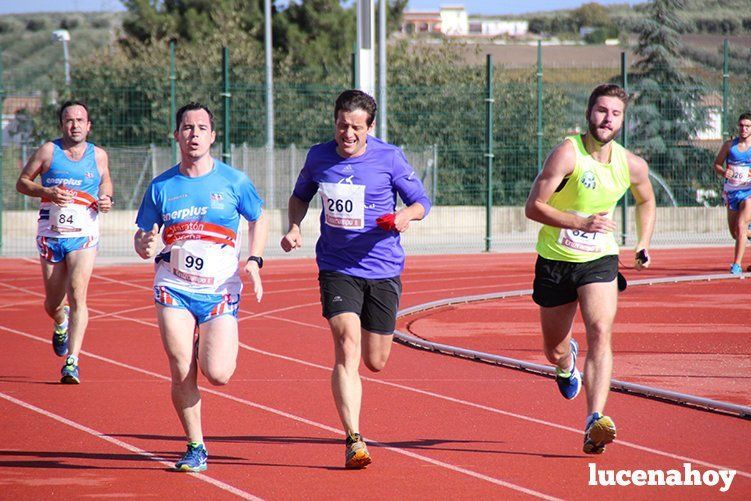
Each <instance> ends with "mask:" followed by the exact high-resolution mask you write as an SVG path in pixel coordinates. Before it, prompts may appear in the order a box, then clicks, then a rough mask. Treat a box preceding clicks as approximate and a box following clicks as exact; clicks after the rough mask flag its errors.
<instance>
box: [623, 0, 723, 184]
mask: <svg viewBox="0 0 751 501" xmlns="http://www.w3.org/2000/svg"><path fill="white" fill-rule="evenodd" d="M684 3H685V0H654V2H653V3H652V4H651V5H650V6H649V8H648V11H647V14H648V15H647V18H646V19H644V20H643V21H642V22H641V23H640V24H639V26H638V32H639V43H638V46H637V48H636V50H635V53H636V55H637V57H638V61H637V63H636V71H637V73H636V75H634V76H633V77H632V81H634V88H635V90H636V97H635V102H634V106H633V108H632V112H631V115H632V117H633V122H632V123H634V124H635V130H634V132H633V134H632V137H633V140H634V145H635V146H636V148H637V149H638V151H639V153H640V154H641V155H642V156H644V157H645V158H646V159H647V161H648V162H649V163H650V165H651V167H652V168H653V169H654V170H656V171H657V172H659V173H660V174H662V175H663V176H664V177H666V178H668V179H673V178H676V179H678V178H680V177H681V176H682V175H685V167H686V164H687V163H691V162H693V161H698V160H697V159H698V158H699V157H701V155H699V153H700V152H698V151H696V150H697V149H696V148H694V147H693V146H692V145H691V141H692V140H694V139H695V138H696V137H697V132H699V131H700V130H701V129H703V128H704V127H706V124H707V111H706V109H705V107H704V106H703V105H702V99H703V97H704V86H703V83H702V82H701V80H699V79H698V78H696V77H694V76H693V75H691V74H690V73H687V72H685V71H684V70H683V69H682V68H681V64H682V63H683V60H682V58H681V55H680V52H679V51H680V48H681V43H680V38H679V35H680V33H681V32H682V31H683V30H684V29H685V24H684V23H683V22H682V20H681V19H680V18H679V17H678V14H677V13H678V12H680V11H681V9H682V8H683V7H684ZM704 170H705V171H708V170H709V169H704ZM683 182H685V180H684V181H683Z"/></svg>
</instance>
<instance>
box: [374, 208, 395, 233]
mask: <svg viewBox="0 0 751 501" xmlns="http://www.w3.org/2000/svg"><path fill="white" fill-rule="evenodd" d="M376 224H377V225H378V227H379V228H381V229H382V230H384V231H396V226H395V225H394V213H393V212H390V213H388V214H384V215H383V216H381V217H379V218H378V219H376Z"/></svg>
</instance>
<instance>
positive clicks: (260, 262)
mask: <svg viewBox="0 0 751 501" xmlns="http://www.w3.org/2000/svg"><path fill="white" fill-rule="evenodd" d="M251 261H255V262H256V263H258V269H259V270H260V269H261V268H263V258H262V257H259V256H250V257H249V258H248V261H247V262H251Z"/></svg>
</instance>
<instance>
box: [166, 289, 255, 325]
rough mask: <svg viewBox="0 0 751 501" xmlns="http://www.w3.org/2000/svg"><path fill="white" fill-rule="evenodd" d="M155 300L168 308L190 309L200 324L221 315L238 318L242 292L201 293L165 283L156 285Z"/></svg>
mask: <svg viewBox="0 0 751 501" xmlns="http://www.w3.org/2000/svg"><path fill="white" fill-rule="evenodd" d="M154 301H155V302H156V303H158V304H161V305H162V306H166V307H168V308H182V309H184V310H188V311H189V312H190V313H191V314H192V315H193V316H194V317H195V319H196V322H198V324H199V325H200V324H203V323H206V322H208V321H209V320H213V319H215V318H216V317H219V316H221V315H232V316H233V317H235V318H237V310H238V309H239V308H240V294H201V293H198V292H188V291H184V290H181V289H174V288H171V287H165V286H163V285H158V286H156V287H154Z"/></svg>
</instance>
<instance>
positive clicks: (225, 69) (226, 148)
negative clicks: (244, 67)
mask: <svg viewBox="0 0 751 501" xmlns="http://www.w3.org/2000/svg"><path fill="white" fill-rule="evenodd" d="M222 87H223V91H222V97H223V98H224V127H223V128H224V140H223V141H222V162H224V163H226V164H229V163H230V162H231V158H230V157H231V153H230V122H229V112H230V109H229V108H230V97H232V94H230V92H229V48H227V47H222Z"/></svg>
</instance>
